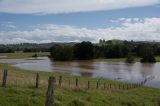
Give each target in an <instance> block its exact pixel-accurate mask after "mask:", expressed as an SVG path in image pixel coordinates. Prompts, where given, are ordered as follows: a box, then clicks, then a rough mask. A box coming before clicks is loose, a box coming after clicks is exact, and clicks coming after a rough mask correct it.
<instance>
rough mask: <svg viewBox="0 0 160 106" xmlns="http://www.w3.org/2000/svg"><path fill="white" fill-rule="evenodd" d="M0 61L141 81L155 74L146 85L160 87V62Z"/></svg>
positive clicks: (25, 66) (29, 66) (32, 67)
mask: <svg viewBox="0 0 160 106" xmlns="http://www.w3.org/2000/svg"><path fill="white" fill-rule="evenodd" d="M0 62H3V63H10V64H12V65H13V66H16V67H19V68H22V69H27V70H35V71H36V70H38V71H50V72H53V71H57V72H67V73H70V74H72V75H81V76H88V77H99V78H110V79H113V80H119V81H128V82H139V81H142V80H144V79H145V78H146V77H150V76H154V79H153V80H151V81H148V82H147V83H146V85H147V86H153V87H160V63H159V62H158V63H155V64H141V63H138V62H137V63H131V64H129V63H123V62H94V61H72V62H55V61H52V60H50V59H48V58H47V57H39V58H37V59H33V58H30V59H0Z"/></svg>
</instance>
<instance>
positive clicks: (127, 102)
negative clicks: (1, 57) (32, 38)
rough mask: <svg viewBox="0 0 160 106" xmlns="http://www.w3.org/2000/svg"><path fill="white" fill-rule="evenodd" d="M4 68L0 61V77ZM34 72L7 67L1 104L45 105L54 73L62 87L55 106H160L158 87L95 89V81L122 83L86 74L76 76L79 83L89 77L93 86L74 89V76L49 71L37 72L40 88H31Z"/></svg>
mask: <svg viewBox="0 0 160 106" xmlns="http://www.w3.org/2000/svg"><path fill="white" fill-rule="evenodd" d="M3 67H4V64H0V78H2V73H3V71H2V70H3ZM36 73H37V72H33V71H27V70H21V69H19V68H15V67H11V66H8V80H7V87H5V88H3V87H0V106H44V103H45V95H46V89H47V79H48V77H49V76H55V77H56V79H57V78H58V77H59V76H60V75H61V76H62V78H63V81H64V83H63V85H64V87H62V88H59V87H56V89H55V106H160V89H155V88H148V87H139V88H134V89H130V90H114V89H111V90H107V89H106V90H104V89H98V90H97V89H95V88H94V84H96V81H97V80H99V81H100V82H101V83H100V84H102V83H103V82H106V83H111V84H114V85H116V84H125V83H121V82H115V81H111V80H106V79H98V78H97V79H90V78H88V77H78V78H79V83H80V84H79V86H81V87H85V85H86V84H87V81H88V80H90V81H92V84H93V88H91V89H89V90H87V89H84V88H83V89H82V88H80V89H76V88H75V87H74V86H72V84H73V83H74V81H75V78H76V77H75V76H71V75H68V74H65V73H49V72H39V74H40V87H39V88H38V89H36V88H35V87H34V86H35V76H36ZM68 79H70V80H71V88H69V87H66V86H67V84H68V83H67V81H68ZM0 83H1V80H0ZM65 84H66V86H65Z"/></svg>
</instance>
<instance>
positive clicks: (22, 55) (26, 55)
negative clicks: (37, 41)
mask: <svg viewBox="0 0 160 106" xmlns="http://www.w3.org/2000/svg"><path fill="white" fill-rule="evenodd" d="M34 54H37V55H38V56H42V57H43V56H49V52H37V53H36V52H33V53H0V56H6V57H4V58H29V57H32V56H33V55H34Z"/></svg>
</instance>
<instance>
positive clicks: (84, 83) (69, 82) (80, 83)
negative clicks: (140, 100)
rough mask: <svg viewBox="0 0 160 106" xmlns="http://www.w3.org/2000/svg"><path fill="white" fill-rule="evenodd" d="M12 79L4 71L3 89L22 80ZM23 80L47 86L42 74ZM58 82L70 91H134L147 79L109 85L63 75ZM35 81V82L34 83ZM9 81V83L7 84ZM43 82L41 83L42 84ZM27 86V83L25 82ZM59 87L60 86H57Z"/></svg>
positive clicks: (61, 86)
mask: <svg viewBox="0 0 160 106" xmlns="http://www.w3.org/2000/svg"><path fill="white" fill-rule="evenodd" d="M10 77H13V76H8V71H7V70H4V71H3V79H2V87H6V86H7V84H8V83H9V81H11V82H12V83H13V85H14V84H15V85H18V84H17V83H18V82H19V81H21V80H15V81H14V82H13V81H12V80H7V79H9V78H10ZM20 77H21V78H22V79H26V80H27V81H30V82H28V84H32V82H35V87H36V88H39V86H41V85H42V82H43V83H45V85H46V82H47V81H46V79H43V76H41V78H40V74H39V73H36V75H35V78H30V79H29V78H26V77H22V76H20ZM55 79H57V80H56V82H55V85H56V87H59V88H70V89H72V88H73V89H75V88H79V89H97V90H102V89H103V90H105V89H107V90H129V89H134V88H138V87H141V86H143V85H144V84H145V83H146V81H147V79H145V80H144V81H142V82H138V83H135V84H128V83H126V84H123V83H109V82H107V81H105V80H102V81H101V80H95V79H81V78H78V77H75V78H70V77H64V76H62V75H60V76H58V77H55ZM34 80H35V81H34ZM7 81H8V83H7ZM40 82H41V83H40ZM23 83H24V84H25V82H23ZM57 85H58V86H57Z"/></svg>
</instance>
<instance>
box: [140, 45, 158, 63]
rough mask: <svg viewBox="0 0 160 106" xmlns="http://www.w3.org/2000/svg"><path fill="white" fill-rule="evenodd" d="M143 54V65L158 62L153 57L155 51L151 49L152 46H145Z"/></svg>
mask: <svg viewBox="0 0 160 106" xmlns="http://www.w3.org/2000/svg"><path fill="white" fill-rule="evenodd" d="M142 52H143V54H142V59H141V62H142V63H147V62H156V59H155V58H154V55H153V49H152V48H151V46H149V45H147V44H144V45H143V47H142Z"/></svg>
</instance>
